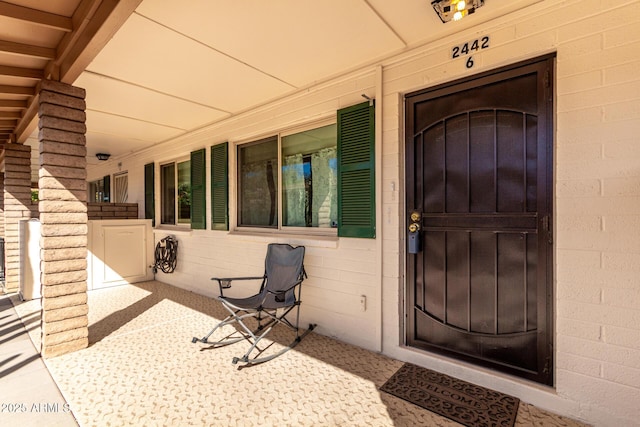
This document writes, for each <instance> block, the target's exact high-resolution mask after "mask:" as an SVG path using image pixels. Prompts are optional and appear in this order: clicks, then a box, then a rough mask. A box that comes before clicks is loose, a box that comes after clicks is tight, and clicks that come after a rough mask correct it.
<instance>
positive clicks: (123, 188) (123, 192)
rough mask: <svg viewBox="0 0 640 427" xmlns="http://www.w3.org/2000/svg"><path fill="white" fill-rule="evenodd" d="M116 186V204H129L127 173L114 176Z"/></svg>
mask: <svg viewBox="0 0 640 427" xmlns="http://www.w3.org/2000/svg"><path fill="white" fill-rule="evenodd" d="M113 185H114V187H115V188H114V193H115V194H114V197H113V199H114V202H116V203H127V199H128V197H129V178H128V175H127V173H126V172H125V173H121V174H118V175H114V176H113Z"/></svg>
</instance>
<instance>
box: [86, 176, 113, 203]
mask: <svg viewBox="0 0 640 427" xmlns="http://www.w3.org/2000/svg"><path fill="white" fill-rule="evenodd" d="M110 182H111V179H110V176H109V175H107V176H105V177H104V178H102V179H98V180H95V181H90V182H89V189H88V191H89V196H88V200H87V202H89V203H109V190H110Z"/></svg>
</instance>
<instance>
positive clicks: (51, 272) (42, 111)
mask: <svg viewBox="0 0 640 427" xmlns="http://www.w3.org/2000/svg"><path fill="white" fill-rule="evenodd" d="M84 98H85V90H84V89H81V88H77V87H73V86H71V85H67V84H64V83H59V82H52V81H48V80H47V81H43V82H42V87H41V91H40V99H39V100H40V105H39V109H38V116H39V118H40V121H39V128H40V133H39V140H40V179H39V181H38V187H39V200H40V202H39V208H40V223H41V234H42V235H41V238H40V256H41V263H40V270H41V275H40V277H41V282H42V356H43V357H53V356H58V355H61V354H65V353H69V352H72V351H75V350H79V349H81V348H85V347H86V346H87V345H88V335H89V334H88V328H87V324H88V322H87V313H88V308H87V184H86V176H87V172H86V163H87V162H86V154H87V150H86V146H85V144H86V137H85V133H86V126H85V118H86V115H85V101H84Z"/></svg>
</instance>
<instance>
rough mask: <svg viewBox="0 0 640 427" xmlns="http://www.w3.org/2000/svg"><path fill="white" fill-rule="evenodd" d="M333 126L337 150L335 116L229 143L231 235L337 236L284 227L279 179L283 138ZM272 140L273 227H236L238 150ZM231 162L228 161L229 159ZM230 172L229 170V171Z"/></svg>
mask: <svg viewBox="0 0 640 427" xmlns="http://www.w3.org/2000/svg"><path fill="white" fill-rule="evenodd" d="M330 125H335V126H336V150H337V141H338V135H337V118H336V116H332V117H330V118H325V119H322V120H318V121H314V122H308V123H305V124H302V125H298V126H293V127H288V128H285V129H283V130H281V131H276V132H269V133H265V134H262V135H260V136H256V137H252V138H245V139H242V140H238V141H235V142H233V143H232V144H233V147H234V148H235V149H234V150H233V156H234V158H233V159H232V162H230V165H231V166H232V167H233V169H234V170H233V176H235V180H234V184H235V189H233V191H232V190H231V188H230V194H233V195H234V197H235V200H234V201H233V202H232V201H231V200H230V205H232V206H233V207H234V209H235V210H236V212H235V215H233V216H232V218H233V219H234V223H233V224H232V228H231V229H232V230H233V231H235V232H241V233H242V232H247V233H258V234H260V233H263V234H264V233H276V234H296V235H313V236H323V237H337V236H338V227H300V226H286V225H283V219H284V211H283V207H284V197H283V196H284V194H283V192H284V189H283V182H282V181H283V176H282V166H283V156H282V139H283V138H284V137H286V136H290V135H295V134H297V133H301V132H305V131H310V130H314V129H319V128H322V127H325V126H330ZM273 137H275V138H276V139H277V156H278V174H277V183H276V185H277V192H276V198H277V202H276V203H277V224H276V226H275V227H273V226H264V227H260V226H252V225H242V224H240V214H241V197H240V191H241V186H242V182H241V178H240V165H239V161H240V155H239V152H240V148H241V147H242V146H245V147H248V146H250V145H257V144H260V143H262V142H266V141H268V140H269V139H270V138H273ZM230 160H231V159H230ZM229 172H231V171H229Z"/></svg>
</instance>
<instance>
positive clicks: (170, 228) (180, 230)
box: [153, 225, 192, 235]
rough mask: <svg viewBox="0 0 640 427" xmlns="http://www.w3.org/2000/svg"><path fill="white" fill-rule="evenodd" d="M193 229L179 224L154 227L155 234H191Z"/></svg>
mask: <svg viewBox="0 0 640 427" xmlns="http://www.w3.org/2000/svg"><path fill="white" fill-rule="evenodd" d="M191 232H192V230H191V228H189V227H180V226H177V225H159V226H157V227H156V228H154V229H153V234H183V235H189V234H191Z"/></svg>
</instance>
